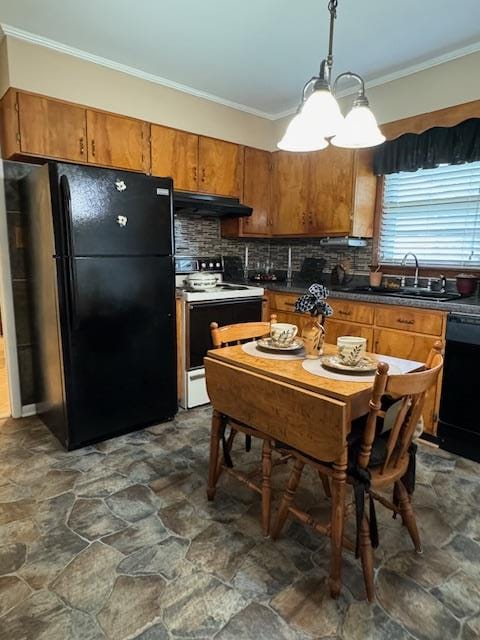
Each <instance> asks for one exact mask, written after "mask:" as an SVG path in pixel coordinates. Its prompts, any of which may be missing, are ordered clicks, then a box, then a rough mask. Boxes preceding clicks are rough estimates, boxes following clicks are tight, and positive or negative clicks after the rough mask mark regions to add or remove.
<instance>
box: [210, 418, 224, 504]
mask: <svg viewBox="0 0 480 640" xmlns="http://www.w3.org/2000/svg"><path fill="white" fill-rule="evenodd" d="M221 428H222V416H221V415H220V414H219V413H218V411H215V410H214V411H213V415H212V431H211V433H210V460H209V465H208V486H207V497H208V499H209V500H213V499H214V497H215V490H216V486H217V479H218V474H217V468H218V461H219V455H218V454H219V447H220V429H221Z"/></svg>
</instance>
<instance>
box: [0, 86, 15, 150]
mask: <svg viewBox="0 0 480 640" xmlns="http://www.w3.org/2000/svg"><path fill="white" fill-rule="evenodd" d="M17 105H18V103H17V92H16V91H15V89H8V91H7V92H6V93H5V95H4V96H3V98H2V99H1V100H0V145H1V152H2V158H12V157H13V156H15V154H17V153H20V131H19V123H18V106H17Z"/></svg>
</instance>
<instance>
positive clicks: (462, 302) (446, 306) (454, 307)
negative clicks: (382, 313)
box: [261, 282, 480, 316]
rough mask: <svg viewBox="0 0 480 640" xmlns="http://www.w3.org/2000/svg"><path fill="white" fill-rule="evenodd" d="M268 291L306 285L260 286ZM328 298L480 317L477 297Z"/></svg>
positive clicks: (338, 291) (334, 294)
mask: <svg viewBox="0 0 480 640" xmlns="http://www.w3.org/2000/svg"><path fill="white" fill-rule="evenodd" d="M261 286H263V287H264V288H265V289H266V290H268V291H278V292H279V293H298V295H302V293H306V292H307V289H308V285H306V284H303V283H297V284H296V283H295V282H294V283H292V284H291V285H287V284H282V283H274V282H263V283H262V285H261ZM330 298H341V299H344V300H357V301H359V302H374V303H375V304H389V305H401V306H402V307H417V308H420V309H438V310H439V311H448V312H450V313H466V314H468V315H479V316H480V297H479V296H478V294H477V295H475V296H472V297H470V298H459V299H458V300H450V301H448V302H435V301H434V300H418V299H412V298H401V297H390V296H382V295H378V294H377V295H375V294H374V293H357V292H354V291H349V290H348V288H347V289H342V288H341V287H338V288H330Z"/></svg>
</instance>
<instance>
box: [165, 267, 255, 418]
mask: <svg viewBox="0 0 480 640" xmlns="http://www.w3.org/2000/svg"><path fill="white" fill-rule="evenodd" d="M175 271H176V276H175V284H176V286H177V294H178V295H179V296H180V298H181V300H182V305H181V318H179V320H180V322H179V325H180V327H181V330H180V335H179V336H178V339H179V344H180V348H181V350H182V353H181V356H182V357H181V362H182V365H183V370H182V372H181V374H182V375H181V379H182V383H181V384H182V388H181V389H180V394H179V397H180V405H181V406H182V407H184V408H185V409H190V408H192V407H196V406H199V405H202V404H207V403H208V402H210V399H209V397H208V394H207V387H206V384H205V369H204V367H203V358H204V356H205V355H206V353H207V351H208V350H209V349H211V348H212V342H211V335H210V323H211V322H217V323H218V324H219V326H224V325H226V324H232V323H237V322H258V321H260V320H261V319H262V305H263V295H264V289H263V287H254V286H253V287H251V286H249V285H244V284H234V283H230V282H223V260H222V259H221V258H190V257H176V258H175ZM197 272H208V273H211V274H214V275H215V276H216V277H217V281H218V282H217V286H216V287H214V288H213V289H208V290H201V289H195V290H192V289H190V288H189V287H188V282H187V276H188V274H190V273H197Z"/></svg>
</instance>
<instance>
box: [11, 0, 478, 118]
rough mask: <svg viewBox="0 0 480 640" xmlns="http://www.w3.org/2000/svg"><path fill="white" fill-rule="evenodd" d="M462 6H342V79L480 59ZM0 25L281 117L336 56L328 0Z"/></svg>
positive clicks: (100, 1) (56, 3) (191, 0)
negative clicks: (324, 61) (466, 56)
mask: <svg viewBox="0 0 480 640" xmlns="http://www.w3.org/2000/svg"><path fill="white" fill-rule="evenodd" d="M87 5H88V9H87V8H86V6H87ZM454 5H455V3H453V2H446V1H444V0H443V1H441V2H439V1H438V0H421V2H419V1H418V0H402V1H401V2H398V1H397V0H339V6H338V18H337V21H336V25H335V46H334V57H335V67H334V72H335V73H337V74H338V73H340V72H341V71H347V70H348V71H356V72H357V73H360V74H362V75H363V76H364V77H365V78H366V79H367V80H368V81H371V82H373V83H381V82H383V81H386V80H388V79H391V75H390V74H394V77H395V74H397V73H398V72H401V73H405V72H411V71H414V70H416V69H418V65H420V68H424V67H425V66H429V64H431V63H435V62H438V61H439V60H442V59H443V58H444V56H446V57H447V58H448V57H449V56H450V55H451V54H452V52H455V53H454V54H453V55H455V56H458V55H459V54H463V53H468V52H471V51H475V50H480V2H479V1H478V0H462V2H461V3H459V6H461V11H454ZM0 23H1V24H2V25H9V26H12V27H15V28H16V29H20V30H22V31H26V32H30V33H31V34H35V35H36V36H41V37H43V38H47V39H50V40H53V41H55V42H57V43H61V44H62V45H66V46H67V47H71V48H75V49H79V50H81V51H83V52H87V53H88V54H93V55H95V56H99V57H100V58H104V59H107V60H109V61H113V62H114V63H117V64H121V65H127V66H128V67H131V68H133V69H136V70H139V71H141V72H143V73H144V74H149V75H151V76H155V77H156V78H155V79H156V81H159V82H163V81H166V84H170V85H171V86H172V85H173V86H175V84H178V85H181V86H180V88H182V89H183V90H187V91H190V90H191V91H192V92H194V93H201V94H202V93H203V94H208V96H207V97H209V98H211V99H218V100H219V101H220V102H224V103H235V106H239V107H240V108H244V109H245V110H248V111H252V112H256V113H259V114H260V115H263V116H266V117H280V116H281V115H283V114H284V113H285V112H286V111H289V110H291V109H292V108H294V107H295V106H296V105H297V104H298V101H299V98H300V94H301V90H302V87H303V84H304V83H305V81H306V80H307V79H308V78H309V77H310V76H311V75H314V74H315V73H317V70H318V65H319V62H320V59H321V58H322V57H324V56H325V55H326V49H327V33H328V12H327V0H295V1H293V0H243V2H242V1H240V2H239V1H238V0H236V1H234V0H203V1H199V0H135V1H134V0H96V1H95V2H88V3H85V2H79V1H78V0H42V1H41V2H38V0H2V2H1V5H0ZM5 31H6V32H7V33H8V32H9V31H8V28H6V29H5ZM17 35H22V34H18V33H17ZM459 50H460V51H459ZM104 62H105V61H104ZM385 76H386V77H385ZM151 79H154V78H153V77H152V78H151Z"/></svg>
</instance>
